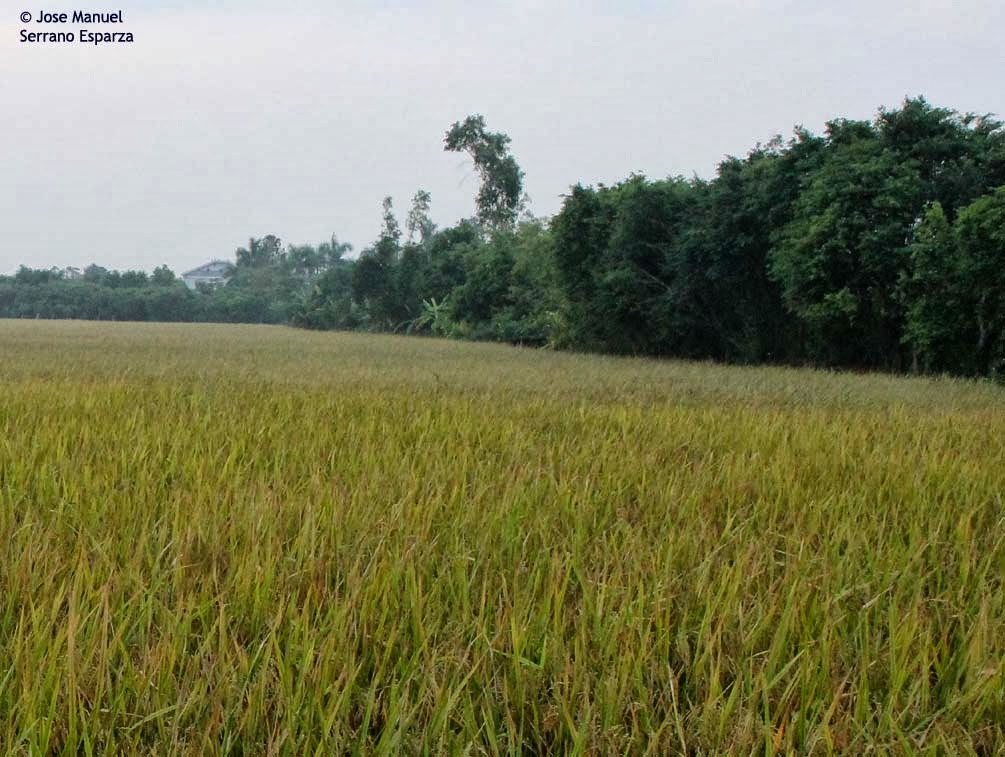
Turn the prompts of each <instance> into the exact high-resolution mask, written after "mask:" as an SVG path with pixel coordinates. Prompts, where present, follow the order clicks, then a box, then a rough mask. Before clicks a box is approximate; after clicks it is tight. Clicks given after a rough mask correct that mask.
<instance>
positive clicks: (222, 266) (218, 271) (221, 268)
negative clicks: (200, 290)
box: [181, 260, 234, 278]
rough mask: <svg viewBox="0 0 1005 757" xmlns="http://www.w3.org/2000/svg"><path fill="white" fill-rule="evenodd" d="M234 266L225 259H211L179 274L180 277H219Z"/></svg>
mask: <svg viewBox="0 0 1005 757" xmlns="http://www.w3.org/2000/svg"><path fill="white" fill-rule="evenodd" d="M233 267H234V264H233V263H230V262H228V261H226V260H211V261H209V262H208V263H203V264H202V265H201V266H199V267H198V268H193V269H192V270H191V271H186V272H185V273H183V274H182V275H181V276H182V278H186V277H189V276H191V277H193V278H203V277H205V278H219V277H221V276H223V275H224V274H227V273H229V272H230V269H231V268H233Z"/></svg>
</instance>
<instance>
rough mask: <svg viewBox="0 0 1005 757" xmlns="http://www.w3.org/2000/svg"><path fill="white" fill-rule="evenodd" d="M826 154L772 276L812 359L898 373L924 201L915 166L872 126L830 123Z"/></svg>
mask: <svg viewBox="0 0 1005 757" xmlns="http://www.w3.org/2000/svg"><path fill="white" fill-rule="evenodd" d="M827 138H828V154H827V156H826V159H825V160H824V162H823V165H822V166H821V167H820V169H819V170H818V171H816V172H815V174H813V175H812V178H810V179H809V180H808V181H807V183H806V186H805V188H804V189H803V191H802V192H801V193H800V196H799V199H798V201H797V202H796V206H795V213H794V217H793V219H792V220H791V221H790V222H789V223H788V224H787V225H786V226H785V227H784V228H783V229H782V230H781V231H780V232H779V234H778V243H777V245H776V246H775V247H774V249H773V250H772V252H771V260H770V267H771V273H772V275H773V276H774V277H775V279H776V280H777V281H778V282H779V283H780V284H781V287H782V295H783V299H784V302H785V304H786V306H787V307H788V308H789V310H790V311H791V312H792V313H793V314H794V315H796V316H797V317H798V318H799V319H800V320H801V321H802V323H803V324H804V325H805V327H806V329H807V336H808V342H807V345H806V347H807V350H808V355H809V357H810V358H812V359H814V360H817V361H821V362H824V363H827V364H844V365H865V366H884V367H898V366H899V365H900V358H901V354H902V353H901V349H900V334H901V333H902V326H903V314H902V311H901V308H900V304H899V302H898V299H897V297H896V291H897V285H898V282H899V280H900V277H901V276H902V274H903V272H904V271H905V269H906V265H907V260H908V245H909V243H910V234H911V230H912V227H913V225H914V220H915V219H916V218H917V217H918V214H919V213H920V209H921V205H922V203H923V199H924V194H923V187H922V180H921V177H920V176H919V173H918V170H917V168H916V166H914V165H912V164H910V163H905V162H903V161H902V160H900V159H899V158H898V156H897V155H896V154H894V153H893V152H892V151H890V150H888V149H886V148H885V146H884V145H883V143H882V141H881V140H880V139H878V138H877V136H876V134H875V132H874V131H873V130H872V128H871V126H870V125H869V124H868V123H866V122H857V121H856V122H850V121H835V122H832V123H831V124H829V125H828V135H827Z"/></svg>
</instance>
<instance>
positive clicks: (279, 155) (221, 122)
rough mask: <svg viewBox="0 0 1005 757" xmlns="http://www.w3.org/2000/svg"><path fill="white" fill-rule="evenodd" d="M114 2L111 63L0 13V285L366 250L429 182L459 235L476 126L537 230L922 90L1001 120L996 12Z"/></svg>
mask: <svg viewBox="0 0 1005 757" xmlns="http://www.w3.org/2000/svg"><path fill="white" fill-rule="evenodd" d="M118 3H121V4H122V5H121V8H122V11H123V16H124V21H125V23H124V24H123V25H122V26H121V27H118V29H119V30H122V31H130V32H132V33H133V34H134V35H135V38H136V41H135V42H134V43H133V44H132V45H106V46H103V47H98V48H94V47H91V46H86V45H77V44H74V45H41V44H36V45H31V44H22V43H20V42H19V41H18V39H19V32H20V29H21V28H22V27H23V26H25V25H23V24H22V23H21V22H20V21H19V19H18V16H19V15H20V13H21V11H25V10H26V11H29V12H31V13H32V14H33V15H35V14H37V13H38V11H39V8H40V7H41V6H43V5H44V7H45V8H47V9H53V10H57V11H59V10H70V11H72V9H73V8H72V6H68V5H66V4H64V3H61V2H55V3H45V4H42V3H39V2H36V0H0V103H2V108H3V109H2V116H0V158H2V160H0V229H2V232H3V236H2V239H3V244H2V245H0V272H11V271H13V270H15V269H16V268H17V266H18V265H19V264H21V263H25V264H28V265H32V266H35V267H48V266H52V265H56V266H66V265H78V266H84V265H86V264H88V263H90V262H99V263H101V264H102V265H105V266H107V267H110V268H119V269H125V268H143V269H147V270H149V269H152V268H153V267H155V266H157V265H159V264H161V263H167V264H168V265H170V266H171V267H172V268H174V269H175V270H176V271H178V272H181V271H183V270H187V269H188V268H191V267H193V266H195V265H197V264H199V263H202V262H204V261H206V260H209V259H211V258H218V257H222V258H230V257H231V256H232V255H233V252H234V250H235V248H236V247H238V246H240V245H242V244H245V243H246V241H247V238H248V237H249V236H252V235H253V236H262V235H265V234H268V233H274V234H276V235H278V236H280V237H281V238H282V239H283V240H285V241H288V242H297V243H300V242H319V241H322V240H324V239H327V238H328V237H329V236H330V235H331V233H333V232H334V233H337V234H338V235H339V237H340V238H341V239H343V240H345V241H349V242H351V243H352V244H353V245H354V246H355V247H356V249H357V251H358V250H359V249H361V248H362V247H364V246H366V245H367V244H369V243H370V242H371V241H372V240H373V239H374V237H375V236H376V234H377V231H378V228H379V223H380V202H381V198H382V197H383V196H384V195H386V194H390V195H392V196H393V197H394V200H395V204H396V207H397V208H398V211H399V217H401V218H402V219H404V216H405V214H406V212H407V206H408V202H409V199H410V197H411V196H412V194H413V193H414V192H415V190H416V189H417V188H419V187H423V188H425V189H428V190H429V191H430V192H432V195H433V216H434V219H435V220H436V222H437V223H439V224H440V225H448V224H451V223H454V222H455V221H456V220H457V219H459V218H461V217H465V216H468V215H471V214H472V213H473V206H474V202H473V200H474V195H475V192H476V190H477V180H476V178H475V177H474V176H473V175H472V173H471V166H470V164H469V163H468V162H467V161H466V160H465V159H463V158H462V157H461V156H459V155H456V154H448V153H444V152H443V151H442V139H443V134H444V132H445V131H446V129H447V128H448V127H449V125H450V124H451V123H452V122H453V121H456V120H458V119H462V118H463V117H465V116H466V115H468V114H469V113H482V114H484V115H485V117H486V119H487V121H488V125H489V127H490V128H491V129H493V130H499V131H504V132H506V133H508V134H509V135H510V136H511V137H512V139H513V144H512V147H513V151H514V154H515V155H516V157H517V160H518V161H519V162H520V165H521V166H522V167H523V169H524V171H525V172H526V175H527V179H526V188H527V191H528V192H529V193H530V196H531V200H532V210H533V211H534V212H535V213H536V214H537V215H550V214H552V213H554V212H555V211H556V210H557V209H558V207H559V205H560V203H561V195H562V193H563V192H565V191H566V190H567V189H568V187H569V186H570V185H571V184H574V183H576V182H583V183H595V182H598V181H603V182H608V183H610V182H614V181H617V180H618V179H621V178H624V177H625V176H627V175H628V174H629V173H630V172H631V171H641V172H644V173H646V174H647V175H650V176H653V177H663V176H667V175H671V174H684V175H690V174H693V173H697V174H699V175H702V176H711V175H712V174H713V172H714V170H715V166H716V164H717V163H718V161H719V160H721V158H722V157H723V156H725V155H727V154H744V153H746V152H747V151H748V150H749V149H750V148H751V147H752V146H753V145H754V144H755V143H756V142H758V141H766V140H767V139H770V138H771V136H772V135H774V134H776V133H779V132H781V133H783V134H786V135H787V134H789V133H790V131H791V129H792V127H793V126H794V125H795V124H797V123H800V124H804V125H805V126H807V127H808V128H810V129H812V130H814V131H820V130H821V129H822V128H823V124H824V122H825V121H826V120H828V119H830V118H833V117H836V116H847V117H854V118H870V117H872V116H873V115H874V113H875V111H876V109H877V108H878V107H879V106H880V105H887V106H890V107H894V106H896V105H897V104H898V103H899V102H900V101H901V100H902V99H903V97H904V96H905V95H917V94H924V95H925V96H926V97H928V99H929V100H930V101H931V102H933V103H935V104H937V105H943V106H948V107H953V108H956V109H958V110H963V111H967V110H973V111H979V112H988V111H990V112H995V113H999V114H1002V113H1005V87H1003V86H1002V81H1001V76H1002V68H1003V67H1002V64H1003V62H1005V55H1003V53H1002V48H1001V35H1002V32H1003V31H1005V10H1003V9H1005V3H1002V2H1001V1H1000V0H953V1H952V2H950V1H949V0H916V1H915V2H884V1H882V0H872V1H871V2H866V1H865V0H846V2H843V3H834V2H818V1H817V0H805V1H804V2H785V1H783V0H778V1H775V0H748V1H747V2H743V3H734V2H725V1H724V0H705V1H704V2H672V1H670V2H655V0H622V1H621V2H615V1H614V0H575V1H573V0H550V1H549V2H535V1H534V0H508V1H499V2H497V1H496V0H477V1H475V0H467V1H462V0H431V1H430V2H426V3H410V2H392V1H390V0H385V1H384V2H363V1H362V0H353V1H351V2H339V1H337V0H336V1H335V2H332V0H326V1H325V2H320V1H318V2H311V1H309V0H305V1H301V2H284V3H278V2H275V3H266V2H259V1H255V0H251V1H250V2H249V1H248V0H245V1H244V2H240V3H238V2H217V3H207V2H205V0H203V2H200V3H195V2H189V1H188V0H160V1H158V0H118ZM118 3H116V4H115V5H114V7H112V6H109V7H104V6H99V7H95V8H91V6H93V5H95V3H87V4H85V5H86V7H88V8H91V9H93V10H101V11H112V10H117V9H118V8H119V7H120V6H119V5H118ZM22 6H23V7H22ZM28 26H29V27H33V29H34V30H43V27H41V26H39V25H37V24H29V25H28ZM77 26H78V25H72V24H71V25H69V26H68V27H49V28H48V29H47V30H48V31H55V30H59V29H64V30H67V29H69V30H73V29H76V27H77ZM104 28H105V29H108V30H111V29H115V28H116V27H104Z"/></svg>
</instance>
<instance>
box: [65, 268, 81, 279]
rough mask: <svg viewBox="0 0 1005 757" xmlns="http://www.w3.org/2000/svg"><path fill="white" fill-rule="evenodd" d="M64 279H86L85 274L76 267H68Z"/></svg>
mask: <svg viewBox="0 0 1005 757" xmlns="http://www.w3.org/2000/svg"><path fill="white" fill-rule="evenodd" d="M63 278H64V279H66V280H67V281H79V280H80V279H82V278H84V272H83V271H81V270H80V269H79V268H75V267H74V266H72V265H71V266H67V267H66V268H64V269H63Z"/></svg>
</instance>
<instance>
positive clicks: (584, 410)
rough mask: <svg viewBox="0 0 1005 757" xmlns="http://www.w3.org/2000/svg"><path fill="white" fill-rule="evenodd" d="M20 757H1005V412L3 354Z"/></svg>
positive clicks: (138, 329) (640, 367) (665, 387)
mask: <svg viewBox="0 0 1005 757" xmlns="http://www.w3.org/2000/svg"><path fill="white" fill-rule="evenodd" d="M0 543H2V544H3V545H4V550H5V552H4V558H3V560H2V561H0V751H2V752H4V753H7V752H11V751H13V752H20V751H23V752H30V753H38V754H49V753H53V752H64V753H69V754H78V753H79V754H84V753H133V752H155V753H160V754H164V753H181V754H217V753H221V754H222V753H228V754H257V753H274V754H276V753H283V754H310V753H315V754H341V753H347V752H349V753H371V752H377V753H385V754H396V753H406V754H413V753H421V752H427V753H465V752H466V753H470V754H478V753H488V754H506V753H517V752H525V753H541V752H548V751H551V752H559V753H593V754H613V753H646V752H648V753H652V754H672V753H689V754H698V753H701V754H713V753H724V752H730V753H749V752H755V753H797V754H827V753H846V754H858V753H862V752H865V751H867V750H870V749H873V750H878V751H879V752H881V753H887V752H893V753H901V754H908V753H914V752H916V751H920V752H924V751H929V752H931V753H947V752H948V753H961V754H968V753H969V754H984V755H988V754H1000V753H1002V749H1003V746H1002V745H1003V744H1005V664H1003V660H1005V587H1003V575H1005V390H1002V389H1001V388H996V387H994V386H991V385H986V384H976V383H967V382H961V381H949V380H927V379H904V378H892V377H885V376H857V375H834V374H828V373H824V372H813V371H801V370H793V369H774V368H756V369H754V368H725V367H716V366H710V365H701V364H689V363H679V362H666V363H659V362H654V361H637V360H620V359H613V358H600V357H590V356H580V355H571V354H554V353H549V352H543V351H537V350H522V349H517V348H510V347H504V346H495V345H485V344H464V343H457V342H449V341H440V340H426V339H417V338H404V337H400V338H399V337H389V336H369V335H359V334H355V335H353V334H332V333H310V332H302V331H294V330H290V329H285V328H278V327H256V326H208V325H147V324H95V323H82V322H61V323H56V322H45V321H0Z"/></svg>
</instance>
